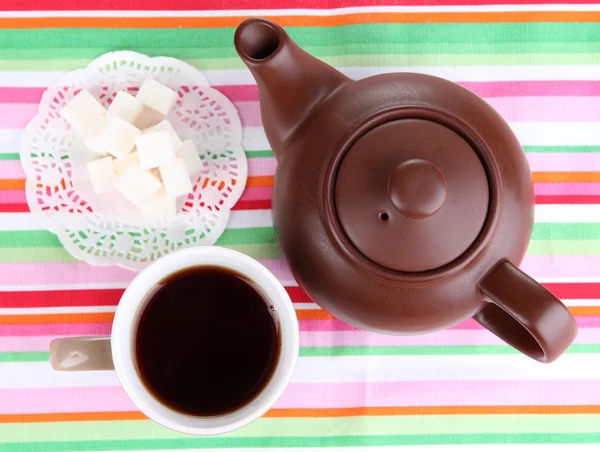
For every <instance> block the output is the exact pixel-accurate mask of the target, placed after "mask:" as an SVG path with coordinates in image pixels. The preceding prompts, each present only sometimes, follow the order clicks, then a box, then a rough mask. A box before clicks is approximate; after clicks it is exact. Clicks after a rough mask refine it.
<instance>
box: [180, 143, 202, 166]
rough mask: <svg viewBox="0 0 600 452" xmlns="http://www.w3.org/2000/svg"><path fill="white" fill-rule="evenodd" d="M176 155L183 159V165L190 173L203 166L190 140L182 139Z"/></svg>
mask: <svg viewBox="0 0 600 452" xmlns="http://www.w3.org/2000/svg"><path fill="white" fill-rule="evenodd" d="M176 155H177V157H180V158H182V159H183V160H184V161H185V166H186V168H187V170H188V172H189V173H190V174H196V173H198V172H199V171H200V170H201V169H202V168H203V164H202V160H201V159H200V156H199V155H198V150H197V149H196V145H195V144H194V142H193V141H192V140H186V141H184V142H183V145H181V147H180V148H179V149H178V150H177V153H176Z"/></svg>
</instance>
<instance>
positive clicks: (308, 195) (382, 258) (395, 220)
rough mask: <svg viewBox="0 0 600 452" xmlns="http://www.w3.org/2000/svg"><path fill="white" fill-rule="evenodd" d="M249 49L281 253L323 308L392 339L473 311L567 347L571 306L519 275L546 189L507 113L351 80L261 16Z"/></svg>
mask: <svg viewBox="0 0 600 452" xmlns="http://www.w3.org/2000/svg"><path fill="white" fill-rule="evenodd" d="M235 47H236V49H237V52H238V54H239V55H240V57H241V58H242V60H243V61H244V63H245V64H246V65H247V66H248V68H249V69H250V71H251V72H252V74H253V75H254V78H255V79H256V82H257V84H258V89H259V93H260V104H261V114H262V120H263V125H264V129H265V132H266V135H267V138H268V139H269V142H270V144H271V146H272V148H273V152H274V153H275V157H276V158H277V162H278V169H277V174H276V176H275V186H274V191H273V222H274V225H275V229H276V231H277V235H278V240H279V244H280V246H281V249H282V252H283V254H284V256H285V257H286V259H287V260H288V262H289V264H290V266H291V268H292V270H293V272H294V275H295V276H296V278H297V280H298V283H299V284H300V285H301V287H303V288H304V290H305V291H306V292H307V293H308V294H309V295H310V296H311V298H313V299H314V301H315V302H317V303H318V304H319V305H321V306H322V307H323V308H324V309H326V310H327V311H329V312H330V313H332V314H333V315H335V316H336V317H338V318H340V319H342V320H344V321H346V322H348V323H350V324H352V325H355V326H357V327H359V328H363V329H366V330H371V331H376V332H380V333H387V334H416V333H427V332H431V331H435V330H439V329H442V328H447V327H449V326H452V325H454V324H456V323H458V322H461V321H463V320H465V319H467V318H469V317H473V318H474V319H475V320H476V321H477V322H479V323H480V324H481V325H483V326H484V327H486V328H487V329H489V330H490V331H492V332H493V333H494V334H496V335H497V336H499V337H500V338H502V339H503V340H504V341H506V342H507V343H508V344H510V345H512V346H513V347H515V348H516V349H518V350H520V351H521V352H523V353H524V354H526V355H527V356H530V357H531V358H533V359H536V360H538V361H541V362H550V361H553V360H554V359H556V358H557V357H558V356H560V355H561V354H562V353H563V352H564V351H565V350H566V349H567V347H568V346H569V345H570V344H571V343H572V341H573V340H574V338H575V336H576V335H577V326H576V323H575V320H574V319H573V317H572V316H571V314H570V312H569V310H568V309H567V308H566V307H565V306H564V305H563V304H562V303H561V302H560V300H558V299H557V298H556V297H554V296H553V295H552V294H551V293H550V292H548V291H547V290H546V289H544V288H543V287H542V286H541V285H540V284H538V283H537V282H536V281H534V280H533V279H531V278H530V277H529V276H528V275H526V274H525V273H523V272H522V271H521V270H519V269H518V268H517V265H518V264H519V263H520V262H521V260H522V259H523V256H524V255H525V251H526V249H527V245H528V243H529V238H530V236H531V230H532V226H533V213H534V208H533V207H534V198H533V182H532V178H531V171H530V169H529V166H528V164H527V160H526V158H525V154H524V153H523V150H522V148H521V146H520V145H519V142H518V141H517V139H516V137H515V135H514V134H513V132H512V131H511V129H510V128H509V126H508V124H506V122H505V121H504V120H503V119H502V118H501V117H500V116H499V115H498V113H497V112H496V111H495V110H494V109H493V108H492V107H490V106H489V105H488V104H487V103H486V102H485V101H483V100H482V99H481V98H479V97H478V96H476V95H475V94H473V93H472V92H470V91H468V90H467V89H465V88H462V87H461V86H459V85H457V84H454V83H452V82H449V81H447V80H443V79H441V78H437V77H432V76H428V75H423V74H412V73H396V74H384V75H377V76H374V77H369V78H365V79H363V80H358V81H355V80H351V79H349V78H348V77H346V76H345V75H343V74H342V73H340V72H338V71H337V70H335V69H334V68H332V67H330V66H328V65H326V64H325V63H323V62H322V61H320V60H318V59H316V58H314V57H312V56H310V55H309V54H308V53H306V52H304V51H303V50H302V49H300V48H299V47H298V46H297V45H296V44H295V43H294V42H293V41H292V40H291V39H290V37H289V36H288V35H287V33H286V32H285V31H284V30H283V29H282V28H281V27H280V26H278V25H276V24H274V23H272V22H269V21H266V20H262V19H254V18H253V19H248V20H246V21H244V22H243V23H242V24H241V25H240V26H239V28H238V29H237V31H236V33H235Z"/></svg>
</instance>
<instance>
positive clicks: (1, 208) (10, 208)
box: [0, 203, 29, 213]
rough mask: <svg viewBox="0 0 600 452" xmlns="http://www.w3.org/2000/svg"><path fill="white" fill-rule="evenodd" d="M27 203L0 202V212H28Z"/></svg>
mask: <svg viewBox="0 0 600 452" xmlns="http://www.w3.org/2000/svg"><path fill="white" fill-rule="evenodd" d="M28 212H29V207H28V206H27V204H11V203H9V204H0V213H28Z"/></svg>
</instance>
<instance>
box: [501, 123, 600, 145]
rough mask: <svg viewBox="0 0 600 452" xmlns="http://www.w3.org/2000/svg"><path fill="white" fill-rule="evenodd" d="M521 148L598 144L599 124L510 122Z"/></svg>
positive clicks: (599, 137) (599, 139)
mask: <svg viewBox="0 0 600 452" xmlns="http://www.w3.org/2000/svg"><path fill="white" fill-rule="evenodd" d="M510 126H511V127H512V129H513V132H515V135H517V138H518V139H519V141H520V142H521V145H523V146H561V145H566V146H586V145H598V144H600V133H599V132H598V130H599V129H600V122H512V123H510Z"/></svg>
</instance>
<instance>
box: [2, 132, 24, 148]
mask: <svg viewBox="0 0 600 452" xmlns="http://www.w3.org/2000/svg"><path fill="white" fill-rule="evenodd" d="M21 134H22V130H19V129H0V154H14V153H18V152H20V149H21Z"/></svg>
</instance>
